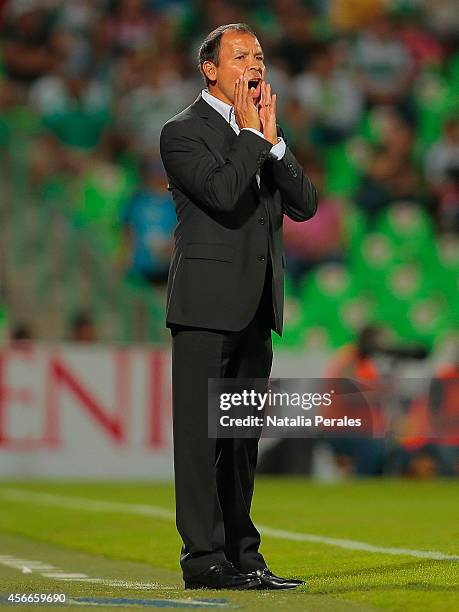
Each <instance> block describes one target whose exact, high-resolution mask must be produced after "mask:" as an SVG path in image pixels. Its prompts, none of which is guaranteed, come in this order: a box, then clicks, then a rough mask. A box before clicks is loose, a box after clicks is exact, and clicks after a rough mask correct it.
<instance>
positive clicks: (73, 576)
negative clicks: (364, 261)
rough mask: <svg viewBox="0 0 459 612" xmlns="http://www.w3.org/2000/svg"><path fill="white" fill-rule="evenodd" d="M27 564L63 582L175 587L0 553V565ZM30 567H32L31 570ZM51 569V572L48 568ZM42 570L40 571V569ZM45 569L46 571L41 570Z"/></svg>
mask: <svg viewBox="0 0 459 612" xmlns="http://www.w3.org/2000/svg"><path fill="white" fill-rule="evenodd" d="M25 564H27V567H28V568H29V572H30V573H32V572H33V571H36V572H37V573H39V574H40V575H41V576H43V577H44V578H54V579H55V580H63V581H64V582H92V583H97V584H102V585H104V586H112V587H123V588H126V589H135V590H140V591H142V590H143V591H150V590H154V589H161V590H162V589H171V590H174V589H176V588H177V587H174V586H164V585H162V584H159V583H158V582H130V581H129V580H117V579H110V578H90V577H89V576H88V575H87V574H80V573H66V572H64V570H62V569H59V568H58V567H55V566H54V565H49V564H46V563H42V562H41V561H31V560H29V559H17V558H16V557H11V556H10V555H0V565H6V566H7V567H13V568H14V569H18V570H22V569H23V568H24V566H25ZM30 568H34V569H33V570H32V569H30ZM51 569H52V570H53V571H52V572H51V571H49V570H51ZM40 570H42V571H40ZM43 570H47V571H43Z"/></svg>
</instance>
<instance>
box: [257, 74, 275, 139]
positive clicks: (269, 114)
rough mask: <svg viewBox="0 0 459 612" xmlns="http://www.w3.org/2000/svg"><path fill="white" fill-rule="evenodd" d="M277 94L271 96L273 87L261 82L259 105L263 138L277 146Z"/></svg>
mask: <svg viewBox="0 0 459 612" xmlns="http://www.w3.org/2000/svg"><path fill="white" fill-rule="evenodd" d="M276 100H277V96H276V94H273V95H272V96H271V85H270V84H269V83H265V82H264V81H262V82H261V99H260V105H259V117H260V122H261V128H262V131H263V136H264V137H265V138H266V140H268V141H269V142H271V143H272V144H273V145H275V144H277V142H278V140H277V126H276Z"/></svg>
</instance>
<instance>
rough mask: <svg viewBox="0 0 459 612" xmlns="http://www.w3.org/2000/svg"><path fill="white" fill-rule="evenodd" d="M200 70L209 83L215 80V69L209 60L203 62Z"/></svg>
mask: <svg viewBox="0 0 459 612" xmlns="http://www.w3.org/2000/svg"><path fill="white" fill-rule="evenodd" d="M202 70H203V72H204V74H205V75H206V77H207V78H208V79H209V81H216V80H217V67H216V66H215V64H214V63H213V62H211V61H210V60H206V61H205V62H203V64H202Z"/></svg>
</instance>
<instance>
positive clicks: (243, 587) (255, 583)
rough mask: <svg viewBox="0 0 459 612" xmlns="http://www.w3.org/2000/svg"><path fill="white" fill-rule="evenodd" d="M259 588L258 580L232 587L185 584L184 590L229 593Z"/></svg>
mask: <svg viewBox="0 0 459 612" xmlns="http://www.w3.org/2000/svg"><path fill="white" fill-rule="evenodd" d="M259 587H260V581H259V580H252V581H251V582H246V583H244V584H237V585H236V584H235V585H233V586H224V587H211V586H208V585H206V584H199V583H197V584H195V583H193V582H185V589H191V590H193V591H195V590H197V589H212V590H215V591H221V590H230V591H234V590H236V591H248V590H250V589H256V588H259Z"/></svg>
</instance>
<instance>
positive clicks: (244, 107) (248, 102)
mask: <svg viewBox="0 0 459 612" xmlns="http://www.w3.org/2000/svg"><path fill="white" fill-rule="evenodd" d="M249 80H250V79H249V78H248V75H247V72H246V71H244V74H243V75H241V76H240V77H239V78H238V80H237V81H236V83H235V85H234V116H235V117H236V121H237V124H238V126H239V128H240V129H241V130H242V128H253V129H254V130H258V131H261V123H260V117H259V115H258V110H257V107H256V106H255V104H254V103H253V98H252V93H251V91H250V89H249Z"/></svg>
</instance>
